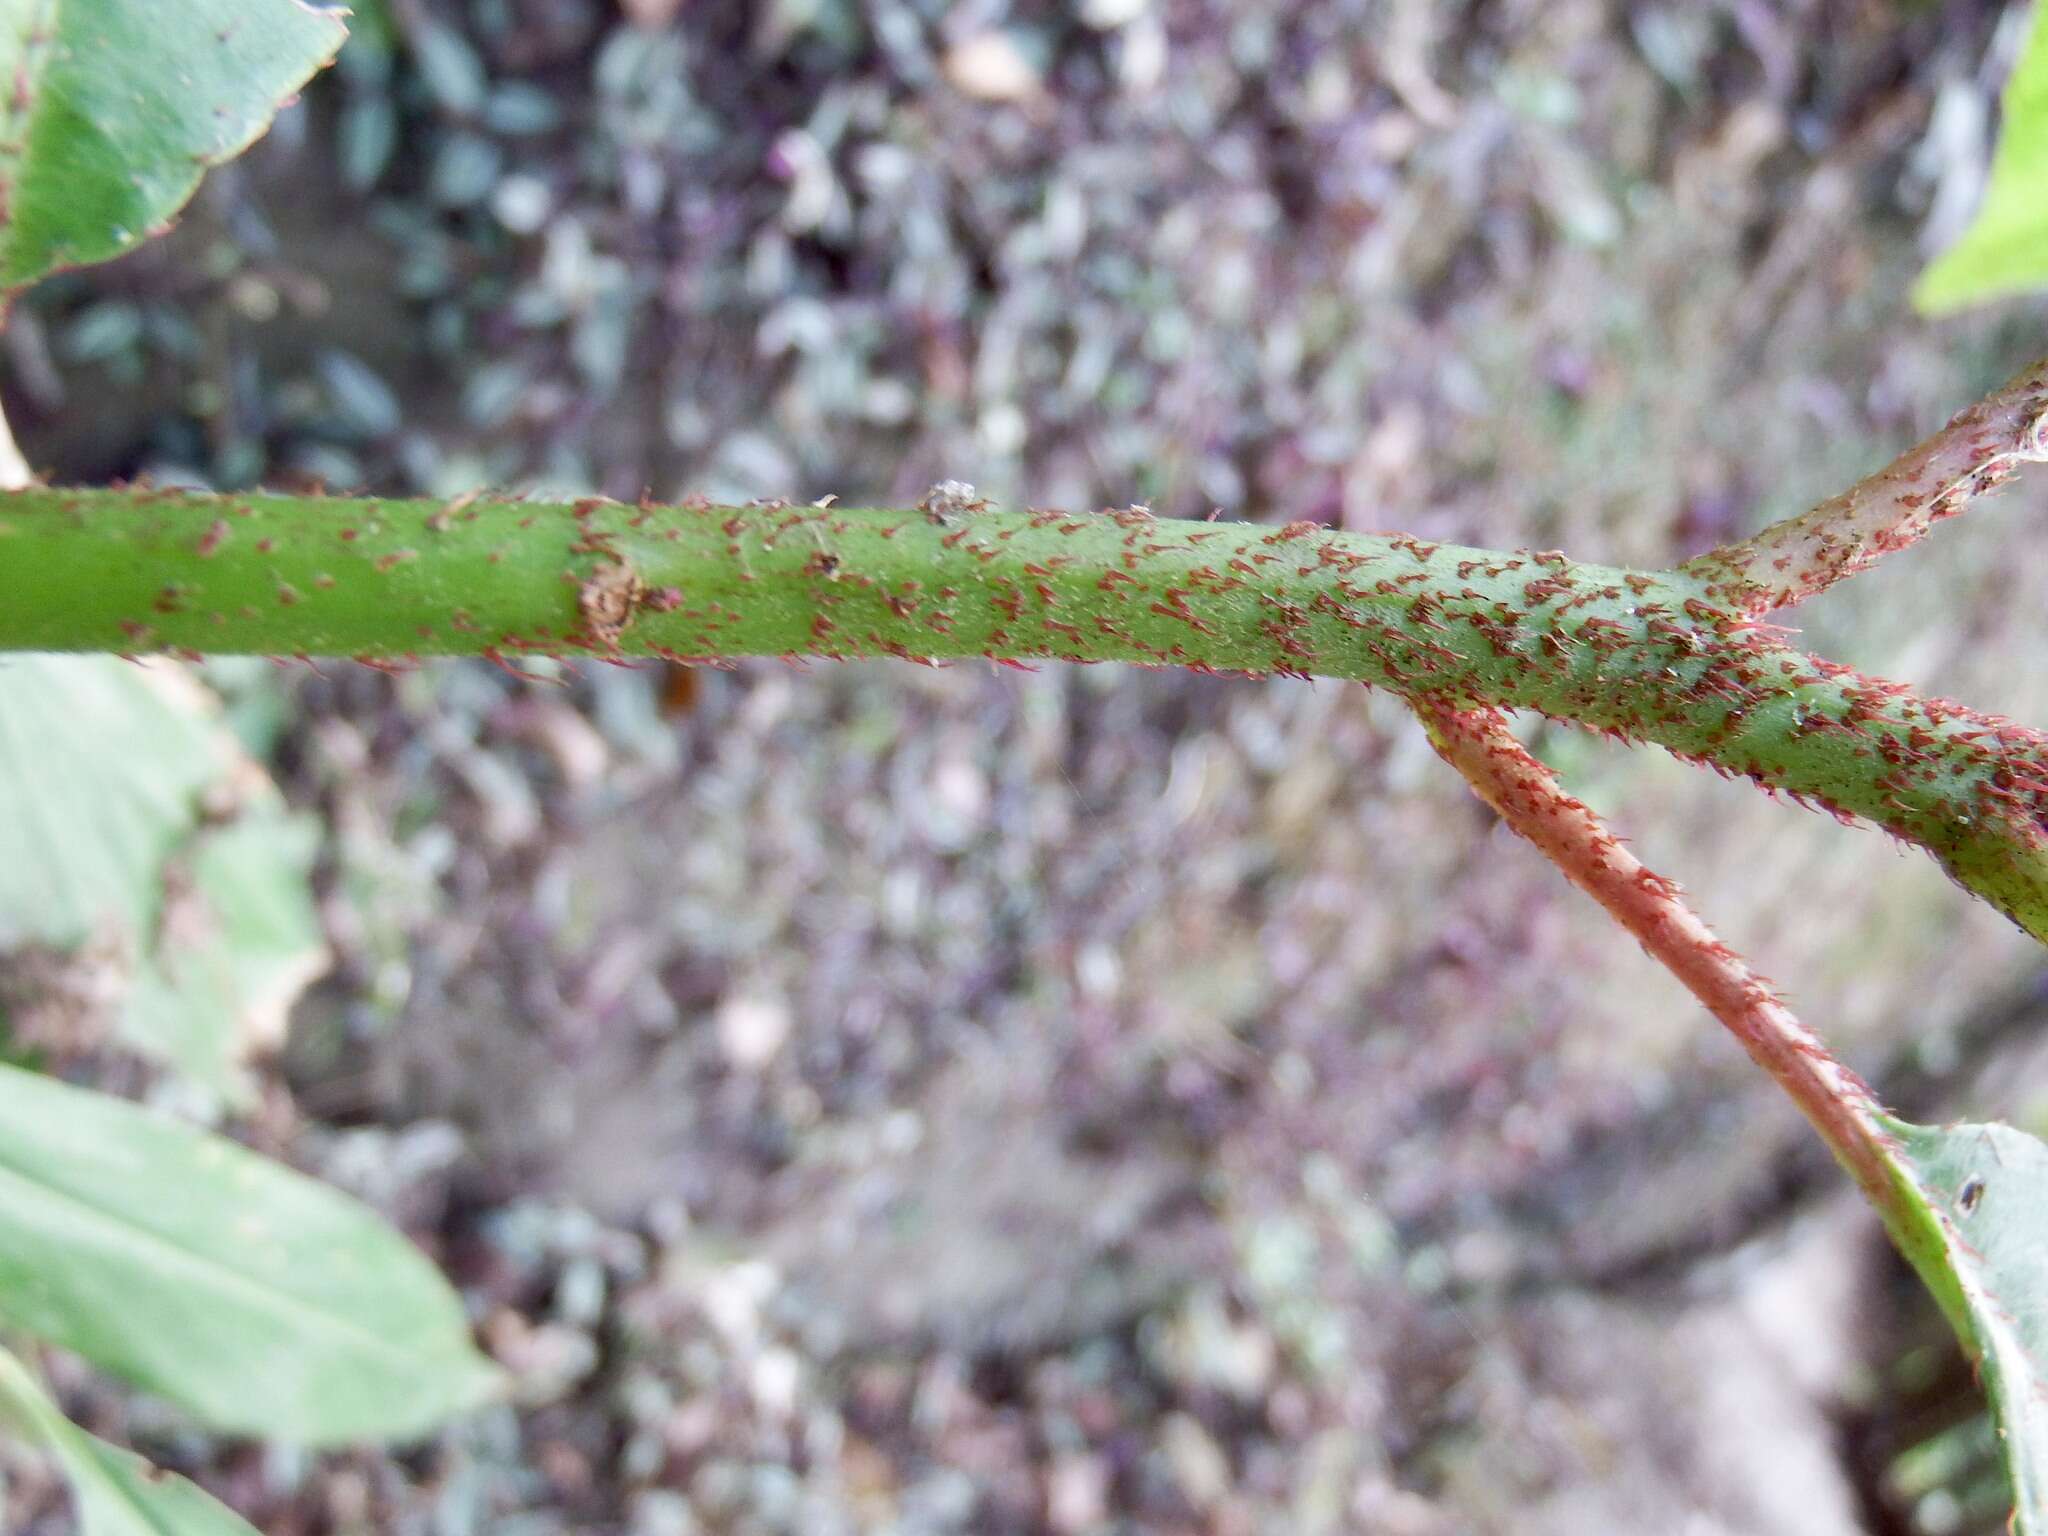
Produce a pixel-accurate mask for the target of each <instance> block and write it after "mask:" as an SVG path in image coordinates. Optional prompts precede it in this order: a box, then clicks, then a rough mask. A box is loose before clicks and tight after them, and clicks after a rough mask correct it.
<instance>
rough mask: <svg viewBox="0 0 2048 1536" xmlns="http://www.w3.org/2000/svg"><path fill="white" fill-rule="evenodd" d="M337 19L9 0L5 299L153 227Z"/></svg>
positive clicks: (295, 78)
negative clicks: (37, 281)
mask: <svg viewBox="0 0 2048 1536" xmlns="http://www.w3.org/2000/svg"><path fill="white" fill-rule="evenodd" d="M343 30H344V29H343V25H342V16H341V13H340V12H338V11H331V10H323V9H318V8H316V7H314V6H312V5H310V4H306V3H304V0H147V3H140V0H8V3H7V4H6V5H4V6H0V81H5V82H6V96H5V98H4V101H0V300H4V299H5V297H6V296H7V294H9V293H10V292H12V290H14V289H17V288H20V287H22V286H23V285H25V284H27V283H32V282H34V281H35V280H36V279H37V278H39V277H41V276H43V275H44V274H45V273H47V272H50V271H53V270H55V269H56V268H59V267H66V266H80V265H83V264H85V263H87V262H94V261H105V260H106V259H107V258H108V257H110V256H118V255H120V254H121V252H123V251H125V250H127V249H128V248H129V247H130V246H133V245H135V244H137V243H139V242H140V241H142V240H145V239H147V238H148V237H149V236H151V235H153V234H155V233H157V232H158V231H159V230H160V229H161V228H162V227H163V226H164V224H165V223H166V222H167V221H168V220H169V219H170V218H171V216H172V215H173V214H175V213H176V212H177V211H178V210H179V209H180V208H182V207H183V206H184V205H185V201H186V199H187V198H189V197H191V195H192V191H193V189H194V188H195V187H197V186H198V185H199V178H200V176H201V175H202V174H204V173H205V171H206V169H207V168H208V167H209V166H214V165H218V164H220V163H221V162H222V161H223V160H227V159H229V158H231V157H232V156H234V155H236V154H238V153H240V152H241V151H242V150H243V149H245V148H247V147H248V145H249V144H250V143H252V142H253V141H254V140H255V139H256V138H257V137H258V136H259V135H260V134H261V133H262V132H263V130H264V129H265V128H267V127H268V126H269V125H270V120H271V118H272V117H274V116H275V115H276V113H277V109H278V107H279V106H280V105H281V104H282V103H283V102H284V100H285V99H286V98H287V97H289V96H290V95H291V94H292V93H293V92H295V91H296V90H298V88H299V87H300V86H301V85H303V84H305V82H306V80H307V79H308V77H310V76H311V75H312V73H313V72H314V71H315V70H317V69H318V68H320V66H321V65H323V64H325V63H326V62H327V61H328V60H330V59H332V58H333V57H334V54H335V51H336V50H337V49H339V48H340V46H341V43H342V37H343Z"/></svg>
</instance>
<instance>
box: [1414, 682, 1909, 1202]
mask: <svg viewBox="0 0 2048 1536" xmlns="http://www.w3.org/2000/svg"><path fill="white" fill-rule="evenodd" d="M1414 702H1415V710H1416V713H1417V714H1418V715H1419V716H1420V717H1421V719H1422V723H1423V725H1424V727H1425V728H1426V729H1427V730H1428V731H1429V739H1430V742H1431V744H1432V745H1433V746H1435V748H1436V750H1437V753H1438V755H1439V756H1441V757H1442V758H1443V759H1444V761H1445V762H1447V763H1449V764H1450V765H1451V766H1452V767H1453V768H1455V769H1457V770H1458V772H1460V773H1461V774H1463V775H1464V776H1465V778H1466V780H1467V782H1469V783H1470V784H1471V786H1472V788H1473V790H1474V792H1476V793H1477V794H1478V796H1479V798H1480V799H1482V800H1484V801H1485V802H1486V803H1487V804H1488V805H1490V806H1492V807H1493V809H1494V810H1495V811H1496V812H1498V813H1499V815H1500V818H1501V820H1502V821H1504V822H1506V823H1507V824H1508V826H1509V827H1511V828H1512V829H1513V830H1514V831H1516V832H1518V833H1520V834H1521V835H1522V836H1523V837H1525V838H1527V839H1528V840H1529V841H1530V842H1532V843H1534V844H1535V845H1536V846H1537V847H1538V848H1539V849H1541V850H1542V851H1543V854H1544V856H1545V857H1547V858H1548V859H1549V860H1550V861H1551V862H1552V863H1553V864H1555V865H1556V866H1557V867H1558V868H1559V869H1560V870H1561V871H1563V873H1564V877H1565V878H1566V879H1567V880H1569V881H1571V883H1572V884H1573V885H1576V886H1577V887H1578V888H1579V889H1580V890H1582V891H1584V892H1585V893H1586V894H1587V895H1588V896H1591V897H1592V898H1593V899H1594V900H1595V901H1597V902H1598V903H1600V905H1601V906H1602V907H1604V908H1606V909H1607V912H1608V915H1609V916H1611V917H1613V918H1614V920H1615V921H1616V922H1618V923H1620V924H1621V926H1622V927H1624V928H1626V929H1627V930H1628V931H1629V932H1630V933H1632V934H1634V935H1635V937H1636V940H1637V942H1639V943H1640V944H1641V945H1642V946H1643V948H1644V949H1645V950H1646V951H1648V952H1649V954H1650V956H1651V958H1652V959H1654V960H1656V961H1657V962H1658V963H1659V964H1660V965H1662V966H1663V967H1664V968H1665V969H1666V970H1668V971H1670V972H1671V974H1672V975H1674V976H1676V977H1677V978H1678V979H1679V981H1681V982H1682V983H1684V985H1685V987H1686V990H1687V991H1689V992H1691V993H1692V995H1693V996H1694V997H1696V998H1698V999H1699V1000H1700V1002H1701V1003H1703V1004H1704V1005H1705V1006H1706V1009H1707V1011H1708V1012H1709V1013H1711V1014H1712V1015H1713V1016H1714V1017H1715V1018H1717V1019H1719V1020H1720V1021H1721V1023H1722V1024H1723V1025H1725V1026H1726V1027H1727V1029H1728V1031H1729V1033H1730V1034H1732V1035H1734V1036H1735V1038H1736V1039H1737V1040H1739V1041H1741V1042H1742V1046H1743V1049H1744V1050H1746V1051H1748V1052H1749V1054H1750V1056H1751V1057H1752V1058H1753V1059H1754V1060H1755V1061H1756V1063H1757V1065H1758V1066H1760V1067H1762V1068H1763V1069H1764V1070H1765V1071H1766V1072H1768V1073H1770V1074H1771V1076H1772V1077H1774V1078H1776V1079H1777V1081H1778V1084H1779V1086H1780V1087H1782V1088H1783V1089H1784V1090H1785V1091H1786V1092H1787V1093H1788V1094H1790V1095H1791V1097H1792V1101H1793V1102H1794V1103H1795V1104H1797V1105H1798V1106H1799V1109H1800V1111H1801V1113H1803V1114H1804V1115H1805V1116H1806V1118H1807V1119H1808V1120H1809V1121H1811V1122H1812V1124H1813V1128H1814V1129H1815V1130H1817V1131H1818V1132H1820V1135H1821V1139H1822V1140H1823V1141H1825V1142H1826V1143H1827V1145H1828V1150H1829V1151H1831V1152H1833V1153H1834V1155H1835V1157H1836V1159H1837V1160H1838V1161H1839V1162H1840V1163H1841V1164H1842V1166H1843V1167H1844V1168H1846V1169H1848V1171H1849V1173H1850V1175H1851V1176H1852V1177H1854V1178H1855V1180H1856V1182H1857V1183H1858V1184H1859V1185H1861V1186H1862V1188H1863V1190H1864V1192H1865V1193H1866V1194H1867V1195H1869V1196H1870V1198H1871V1199H1872V1201H1873V1202H1875V1203H1876V1205H1877V1206H1878V1208H1879V1209H1880V1210H1889V1209H1890V1208H1891V1207H1892V1205H1893V1204H1895V1203H1896V1194H1895V1184H1896V1174H1895V1172H1894V1171H1893V1168H1892V1166H1891V1157H1890V1152H1891V1148H1890V1141H1889V1138H1888V1136H1887V1134H1886V1132H1885V1131H1884V1129H1883V1127H1882V1123H1881V1117H1882V1111H1881V1110H1880V1108H1879V1106H1878V1103H1877V1099H1876V1097H1875V1096H1874V1095H1873V1094H1872V1093H1871V1091H1870V1089H1869V1088H1868V1087H1866V1086H1865V1085H1864V1083H1863V1081H1862V1080H1861V1079H1860V1078H1858V1077H1857V1076H1856V1075H1855V1074H1854V1073H1853V1072H1851V1071H1850V1070H1849V1069H1848V1068H1847V1067H1845V1066H1843V1065H1842V1064H1841V1063H1840V1062H1839V1061H1837V1060H1836V1059H1835V1058H1834V1056H1833V1055H1832V1054H1830V1053H1829V1051H1828V1049H1827V1047H1826V1046H1825V1045H1824V1044H1822V1043H1821V1041H1820V1039H1819V1038H1818V1037H1817V1036H1816V1035H1815V1034H1814V1033H1813V1032H1812V1031H1811V1030H1809V1029H1808V1028H1807V1027H1806V1026H1805V1025H1803V1024H1801V1023H1800V1022H1799V1020H1798V1019H1797V1018H1795V1017H1794V1016H1793V1014H1792V1011H1791V1010H1790V1009H1789V1008H1787V1007H1786V1006H1785V1004H1784V1003H1783V1002H1781V1001H1780V1000H1779V999H1778V997H1777V995H1776V994H1775V993H1774V992H1773V991H1772V990H1771V986H1770V984H1769V983H1768V982H1767V981H1765V980H1764V979H1763V978H1762V977H1761V976H1759V975H1757V974H1756V972H1754V971H1752V970H1751V969H1750V968H1749V966H1748V965H1747V964H1746V963H1745V962H1744V961H1743V959H1742V957H1741V956H1740V955H1738V954H1736V953H1735V952H1734V951H1733V950H1731V949H1729V948H1728V946H1727V945H1725V944H1723V943H1722V942H1721V941H1720V940H1719V939H1717V938H1715V937H1714V934H1713V931H1712V930H1711V929H1709V928H1708V927H1707V925H1706V924H1705V923H1704V922H1702V921H1701V920H1700V918H1699V916H1698V915H1697V914H1696V913H1695V912H1694V911H1693V910H1692V909H1691V908H1690V907H1688V906H1687V905H1686V904H1685V900H1684V898H1683V897H1682V896H1681V895H1680V893H1679V889H1678V887H1677V886H1676V885H1675V884H1674V883H1672V882H1671V881H1669V880H1667V879H1665V878H1664V877H1663V876H1661V875H1658V874H1657V873H1655V872H1654V871H1652V870H1650V869H1649V868H1647V867H1645V866H1644V864H1643V863H1642V861H1641V860H1639V859H1637V858H1636V856H1635V855H1634V854H1633V853H1631V852H1629V850H1628V849H1627V848H1626V847H1624V846H1623V845H1622V843H1621V841H1620V840H1619V839H1618V838H1616V837H1615V836H1614V834H1613V833H1611V832H1609V831H1608V830H1607V828H1606V826H1605V825H1603V824H1602V823H1601V821H1600V819H1599V818H1598V817H1597V816H1595V815H1594V814H1593V813H1592V812H1591V811H1590V810H1588V809H1587V808H1586V807H1585V806H1584V805H1582V804H1580V803H1579V802H1578V801H1577V800H1574V799H1573V798H1572V797H1571V796H1570V795H1568V794H1566V793H1565V791H1564V789H1563V787H1562V786H1561V785H1559V783H1558V781H1557V779H1556V777H1555V775H1553V774H1552V773H1551V771H1550V770H1549V769H1548V768H1547V767H1545V766H1544V765H1543V764H1542V763H1540V762H1538V761H1537V760H1536V759H1535V758H1534V757H1532V756H1531V755H1530V754H1529V753H1528V751H1527V750H1525V749H1524V748H1523V746H1522V744H1521V743H1520V742H1518V741H1517V740H1515V737H1514V734H1513V733H1512V732H1511V731H1510V730H1509V729H1508V723H1507V719H1506V717H1505V716H1503V715H1502V714H1501V712H1500V711H1499V710H1497V709H1459V708H1457V707H1455V706H1453V705H1449V704H1445V703H1443V702H1441V701H1438V700H1429V699H1418V700H1416V701H1414Z"/></svg>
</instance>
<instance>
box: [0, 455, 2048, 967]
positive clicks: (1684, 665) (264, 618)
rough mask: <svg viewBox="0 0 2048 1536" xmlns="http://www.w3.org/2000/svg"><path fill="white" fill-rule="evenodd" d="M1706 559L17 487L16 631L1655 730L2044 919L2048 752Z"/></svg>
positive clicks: (2, 625) (1651, 734) (1047, 519)
mask: <svg viewBox="0 0 2048 1536" xmlns="http://www.w3.org/2000/svg"><path fill="white" fill-rule="evenodd" d="M1708 586H1709V583H1707V582H1706V581H1703V580H1702V579H1701V578H1700V577H1698V576H1697V575H1694V574H1690V573H1687V572H1675V573H1673V572H1665V573H1649V572H1641V571H1628V570H1620V569H1616V568H1612V567H1606V566H1595V565H1584V564H1578V563H1575V562H1573V561H1570V560H1567V559H1566V558H1565V557H1564V556H1563V555H1560V554H1556V553H1549V552H1542V553H1530V552H1526V551H1523V552H1514V553H1508V552H1501V551H1492V550H1479V549H1466V548H1459V547H1455V546H1449V545H1435V544H1428V543H1424V542H1421V541H1419V540H1415V539H1410V538H1399V537H1397V538H1377V537H1365V536H1361V535H1354V534H1344V533H1338V532H1334V531H1332V530H1329V529H1326V528H1323V527H1320V526H1317V525H1314V524H1309V523H1297V524H1290V525H1289V526H1287V527H1284V528H1273V527H1267V526H1262V525H1254V524H1244V523H1189V522H1175V521H1160V520H1158V519H1155V518H1153V517H1152V516H1151V515H1150V514H1149V513H1145V512H1141V511H1136V510H1126V511H1122V512H1109V513H1078V514H1077V513H1066V512H1000V511H989V510H962V511H924V510H918V509H913V510H907V511H906V510H887V509H872V508H869V509H860V508H840V507H815V506H803V507H790V506H747V507H728V506H711V505H706V504H703V503H688V504H684V505H682V506H675V507H657V506H629V505H624V504H620V503H615V502H607V501H599V500H590V501H581V502H576V503H568V504H565V503H538V502H520V501H503V500H485V499H475V500H459V501H456V502H452V503H447V504H442V503H438V502H429V501H370V500H339V499H336V500H328V499H324V498H310V497H286V496H235V497H214V496H187V495H178V494H171V493H164V492H154V491H140V492H138V491H133V490H127V491H124V490H69V489H49V488H33V489H28V490H21V491H14V492H8V493H0V650H101V651H122V652H131V653H132V652H142V651H155V650H167V651H173V652H185V653H199V654H204V653H255V654H271V655H294V654H298V655H329V656H359V657H364V658H368V659H375V660H387V661H388V660H397V661H403V660H406V659H408V658H410V657H415V656H424V655H450V654H462V655H483V656H494V657H498V658H500V659H504V658H511V657H516V656H518V655H520V654H525V653H547V654H556V655H560V654H571V655H584V656H594V657H599V658H607V659H609V658H617V657H624V656H631V655H654V656H663V657H667V658H670V659H672V660H677V661H706V660H721V659H724V658H729V657H739V656H763V655H766V656H778V655H781V656H798V655H806V656H825V657H852V656H875V655H889V656H897V657H901V658H904V659H907V660H912V661H922V662H931V661H937V660H943V659H949V658H963V657H975V656H979V657H986V658H988V659H991V660H995V661H1002V662H1013V663H1014V662H1024V661H1030V660H1034V659H1051V660H1060V661H1134V662H1140V663H1148V664H1155V665H1174V666H1186V667H1191V668H1195V669H1197V670H1211V671H1230V672H1242V673H1251V674H1260V675H1266V674H1286V675H1292V676H1311V675H1313V676H1327V677H1341V678H1352V679H1358V680H1361V681H1365V682H1369V683H1373V684H1375V685H1378V686H1381V687H1385V688H1390V689H1392V690H1394V691H1396V692H1398V693H1401V694H1404V695H1406V696H1408V697H1411V698H1418V697H1427V698H1440V699H1445V700H1449V701H1452V702H1455V703H1461V704H1467V705H1482V704H1487V705H1502V706H1509V707H1514V708H1525V709H1535V710H1540V711H1542V712H1543V713H1545V714H1548V715H1551V716H1554V717H1556V718H1559V719H1565V720H1571V721H1575V722H1577V723H1580V724H1583V725H1587V726H1590V727H1593V728H1595V729H1598V730H1602V731H1607V732H1610V733H1613V734H1615V735H1618V736H1622V737H1626V738H1628V739H1632V740H1641V741H1652V742H1656V743H1659V744H1661V745H1663V746H1665V747H1667V748H1669V749H1671V750H1672V751H1674V752H1677V753H1679V754H1681V755H1684V756H1686V757H1690V758H1694V759H1699V760H1702V761H1705V762H1707V763H1710V764H1711V765H1713V766H1714V767H1716V768H1718V769H1720V770H1721V771H1723V772H1726V773H1736V774H1743V775H1746V776H1748V777H1751V778H1753V779H1755V780H1757V781H1758V782H1759V783H1761V784H1764V785H1766V786H1768V787H1770V788H1772V789H1776V790H1782V791H1785V792H1788V793H1790V794H1792V795H1795V796H1798V797H1801V798H1802V799H1805V800H1809V801H1811V802H1814V803H1816V804H1818V805H1821V806H1824V807H1826V808H1828V809H1831V810H1833V811H1835V812H1837V813H1839V814H1841V815H1844V816H1855V817H1861V818H1864V819H1867V820H1870V821H1873V822H1876V823H1877V824H1879V825H1881V826H1883V827H1885V828H1887V829H1889V830H1890V831H1891V832H1893V833H1895V834H1896V835H1898V836H1900V837H1903V838H1906V839H1909V840H1911V841H1913V842H1915V843H1919V844H1921V845H1922V846H1924V847H1926V848H1927V849H1929V850H1930V851H1931V852H1933V853H1934V854H1935V856H1936V857H1937V858H1939V859H1940V860H1942V862H1943V863H1944V864H1945V865H1946V866H1947V868H1948V869H1949V870H1950V871H1951V873H1953V874H1954V875H1955V876H1956V878H1957V879H1959V880H1960V881H1962V882H1963V883H1964V884H1965V885H1967V886H1969V887H1970V888H1971V889H1972V890H1975V891H1977V892H1979V893H1980V894H1982V895H1984V896H1985V897H1986V898H1988V899H1989V900H1991V901H1992V902H1993V903H1994V904H1996V905H1997V906H1999V907H2000V908H2001V909H2002V910H2003V911H2005V912H2006V913H2008V914H2009V915H2010V916H2012V917H2013V918H2014V919H2015V920H2016V921H2018V922H2019V923H2020V924H2021V925H2022V926H2023V927H2025V928H2027V930H2028V931H2029V932H2032V933H2034V934H2035V935H2036V936H2039V937H2043V938H2048V839H2044V824H2048V823H2044V818H2048V739H2044V738H2043V737H2042V736H2041V735H2039V734H2038V733H2036V732H2033V731H2030V730H2026V729H2024V728H2022V727H2020V726H2017V725H2014V724H2012V723H2011V722H2009V721H2005V720H2001V719H1998V718H1996V717H1992V716H1986V715H1981V714H1978V713H1975V712H1973V711H1971V710H1968V709H1966V708H1964V707H1963V706H1961V705H1958V704H1953V703H1950V702H1947V701H1945V700H1940V699H1928V698H1920V697H1916V696H1914V695H1913V694H1912V693H1911V692H1910V691H1909V690H1908V689H1906V688H1905V687H1903V686H1902V685H1899V684H1894V683H1887V682H1883V681H1879V680H1876V679H1873V678H1869V677H1865V676H1862V675H1861V674H1858V673H1855V672H1852V671H1850V670H1849V669H1847V668H1844V667H1840V666H1836V665H1834V664H1832V663H1829V662H1826V661H1822V660H1819V659H1817V658H1815V657H1812V656H1808V655H1806V654H1804V653H1802V652H1800V651H1798V650H1796V649H1793V648H1791V647H1789V646H1787V645H1785V644H1784V643H1783V641H1782V640H1781V639H1780V638H1779V636H1778V634H1777V632H1775V631H1772V630H1771V629H1769V628H1767V627H1764V626H1760V625H1758V624H1756V623H1755V622H1754V621H1753V620H1752V619H1750V618H1748V617H1746V616H1744V615H1743V614H1741V613H1739V612H1737V611H1735V610H1733V609H1731V608H1729V607H1727V606H1725V605H1723V604H1721V603H1719V602H1718V601H1716V600H1715V599H1714V598H1712V597H1710V596H1709V595H1708Z"/></svg>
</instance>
